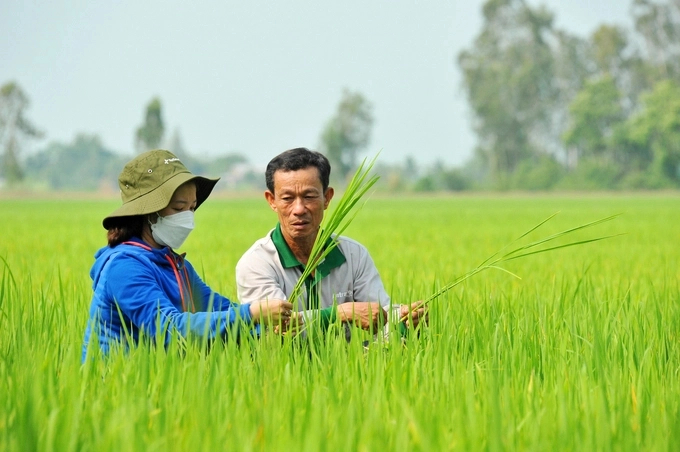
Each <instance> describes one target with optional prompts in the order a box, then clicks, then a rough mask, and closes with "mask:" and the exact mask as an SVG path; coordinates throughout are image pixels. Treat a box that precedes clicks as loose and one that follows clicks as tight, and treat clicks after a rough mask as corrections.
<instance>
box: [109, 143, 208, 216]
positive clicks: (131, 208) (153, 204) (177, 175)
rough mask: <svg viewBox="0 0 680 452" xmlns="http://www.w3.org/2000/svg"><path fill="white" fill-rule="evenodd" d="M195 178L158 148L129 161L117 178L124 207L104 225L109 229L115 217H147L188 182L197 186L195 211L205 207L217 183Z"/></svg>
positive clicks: (165, 204)
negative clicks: (203, 205)
mask: <svg viewBox="0 0 680 452" xmlns="http://www.w3.org/2000/svg"><path fill="white" fill-rule="evenodd" d="M218 180H220V178H219V177H218V178H217V179H209V178H207V177H201V176H195V175H193V174H191V172H190V171H189V170H188V169H187V168H186V166H184V164H182V162H181V161H180V159H178V158H177V156H175V155H174V154H173V153H171V152H170V151H166V150H163V149H156V150H153V151H148V152H145V153H143V154H140V155H138V156H137V157H135V158H134V159H132V160H130V161H129V162H128V163H127V164H126V165H125V167H124V168H123V171H122V172H121V173H120V176H118V185H119V186H120V197H121V199H122V200H123V205H122V206H120V207H119V208H118V209H116V210H115V211H114V212H113V213H112V214H110V215H109V216H108V217H106V218H104V221H103V222H102V224H103V225H104V228H105V229H109V227H111V225H112V221H113V219H114V218H118V217H131V216H135V215H146V214H149V213H153V212H158V211H159V210H162V209H164V208H165V207H167V205H168V204H170V200H171V199H172V195H173V193H175V190H177V188H178V187H179V186H180V185H182V184H184V183H185V182H189V181H194V182H195V183H196V198H197V202H196V208H197V209H198V207H199V206H200V205H201V204H203V201H205V200H206V199H207V198H208V196H209V195H210V192H212V190H213V188H214V187H215V184H216V183H217V181H218Z"/></svg>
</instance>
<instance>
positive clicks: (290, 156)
mask: <svg viewBox="0 0 680 452" xmlns="http://www.w3.org/2000/svg"><path fill="white" fill-rule="evenodd" d="M310 166H313V167H314V168H316V169H317V170H319V179H321V186H322V187H323V191H324V192H325V191H326V190H327V189H328V180H329V178H330V175H331V164H330V162H329V161H328V159H327V158H326V157H325V156H324V155H323V154H322V153H320V152H316V151H310V150H309V149H307V148H295V149H288V150H287V151H284V152H282V153H280V154H279V155H277V156H276V157H274V158H273V159H271V161H270V162H269V164H268V165H267V170H266V171H265V173H264V176H265V182H266V183H267V188H268V189H269V191H270V192H272V193H274V173H276V172H277V171H297V170H301V169H305V168H309V167H310Z"/></svg>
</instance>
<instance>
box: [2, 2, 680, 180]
mask: <svg viewBox="0 0 680 452" xmlns="http://www.w3.org/2000/svg"><path fill="white" fill-rule="evenodd" d="M630 11H631V15H632V19H633V23H634V29H632V30H627V29H625V28H623V27H621V26H619V25H616V24H603V25H601V26H599V27H598V28H597V29H596V30H595V31H594V32H593V33H592V34H591V35H590V36H588V37H585V38H583V37H579V36H576V35H574V34H571V33H570V32H568V31H567V30H562V29H559V28H557V27H556V26H555V16H554V14H553V13H552V12H551V11H549V10H548V9H547V8H545V7H544V6H538V7H533V6H530V5H529V4H528V3H527V2H526V1H525V0H487V1H486V3H485V4H484V5H483V7H482V14H483V19H484V20H483V25H482V28H481V30H480V32H479V34H478V35H477V36H476V38H475V40H474V41H473V42H472V44H471V45H470V46H469V47H468V48H466V49H464V50H463V51H462V52H460V54H459V55H458V57H457V60H456V62H455V63H456V64H457V65H458V67H459V69H460V71H461V73H462V75H463V88H464V92H465V95H466V97H467V101H468V104H469V108H470V110H471V113H472V116H473V119H474V121H473V127H474V132H475V134H476V136H477V145H476V147H475V149H474V152H473V155H472V157H471V158H470V159H469V160H468V161H467V162H466V163H465V164H464V165H463V166H462V167H447V165H446V164H445V163H444V162H435V163H434V164H433V165H431V166H430V167H425V168H420V167H419V166H418V163H417V161H416V160H415V158H414V157H413V156H409V157H407V158H406V159H405V160H404V162H402V163H400V164H392V165H386V164H380V165H378V166H377V167H376V171H378V172H379V173H380V174H381V176H383V177H382V178H381V186H382V187H383V188H386V189H387V190H389V191H442V190H448V191H458V190H467V189H501V190H506V189H528V190H547V189H637V188H644V189H657V188H677V187H678V186H680V0H668V1H665V2H662V1H653V0H633V1H632V2H631V5H630ZM28 105H29V102H28V96H27V95H26V93H25V92H24V91H23V90H22V89H21V87H20V86H19V85H18V83H16V82H8V83H6V84H5V85H3V86H2V87H1V88H0V146H1V150H2V166H1V167H0V180H4V184H5V186H17V185H19V186H21V185H22V184H23V185H29V186H33V187H36V186H38V187H45V188H49V189H73V190H77V189H86V190H95V189H107V188H112V189H117V188H116V187H115V181H116V179H117V175H118V171H119V170H120V168H121V167H122V165H123V164H124V162H125V161H126V160H127V159H128V158H129V156H121V155H120V154H119V153H117V152H114V151H113V150H111V149H108V148H107V147H106V146H105V145H104V144H103V143H102V142H101V140H100V139H99V137H97V136H96V135H87V134H80V135H78V136H76V137H75V138H74V140H73V142H71V143H56V142H53V143H50V144H48V145H47V146H46V147H45V148H44V149H42V150H40V151H39V152H37V153H36V154H33V155H31V156H28V157H26V158H22V156H21V147H22V144H23V143H25V142H26V141H27V140H30V139H35V138H40V137H42V136H43V133H42V132H41V131H40V129H39V128H38V127H36V126H35V125H34V124H32V122H31V121H30V120H29V119H28V118H27V115H26V110H27V108H28ZM372 108H373V107H372V104H371V103H370V102H369V101H368V99H367V98H366V97H365V96H363V95H362V94H361V93H359V92H352V91H350V90H347V89H345V90H344V91H343V92H342V95H341V99H340V101H339V103H338V105H337V108H336V111H335V112H334V114H333V115H332V116H331V117H330V118H329V120H328V121H327V123H326V124H325V126H324V127H323V129H322V130H321V131H320V134H319V142H318V145H317V149H318V150H319V151H321V152H323V153H324V154H325V155H326V156H327V157H328V158H329V159H330V160H331V163H332V164H333V168H334V171H333V173H334V177H335V179H336V180H335V181H334V182H335V183H336V184H337V183H339V184H342V183H343V182H344V181H346V179H347V177H349V175H351V174H352V172H353V171H354V169H355V168H356V166H357V163H358V160H359V159H360V158H361V156H362V154H363V153H364V151H365V150H366V147H367V145H368V144H369V143H370V137H371V130H372V126H373V122H374V117H373V112H372ZM142 116H143V117H142V122H141V124H140V126H139V127H138V128H136V130H135V131H134V142H135V152H143V151H145V150H148V149H154V148H158V147H165V148H167V149H170V150H171V151H173V152H174V153H176V154H177V155H178V156H180V157H181V158H182V159H183V160H184V161H185V163H186V164H187V166H188V167H189V168H190V169H192V170H193V171H197V172H202V173H208V174H215V175H216V174H229V175H230V177H228V178H225V179H226V180H228V181H229V182H230V183H231V185H230V188H240V187H245V188H254V187H258V188H262V187H263V182H262V181H261V179H262V177H261V175H260V174H255V173H254V172H253V171H252V169H248V168H249V166H248V159H247V158H246V157H245V156H244V155H243V154H240V153H226V154H224V155H222V156H220V157H215V158H211V159H205V158H203V159H201V158H199V157H196V156H194V155H193V154H192V153H190V152H188V151H187V149H186V148H185V146H184V143H183V142H182V139H181V136H180V133H179V130H178V129H175V130H174V132H173V133H171V134H168V133H167V130H166V125H165V121H164V118H163V109H162V102H161V99H160V98H157V97H156V98H153V99H151V100H150V101H149V102H148V104H147V105H146V107H145V109H144V110H143V115H142ZM452 151H453V150H452ZM67 169H68V170H67Z"/></svg>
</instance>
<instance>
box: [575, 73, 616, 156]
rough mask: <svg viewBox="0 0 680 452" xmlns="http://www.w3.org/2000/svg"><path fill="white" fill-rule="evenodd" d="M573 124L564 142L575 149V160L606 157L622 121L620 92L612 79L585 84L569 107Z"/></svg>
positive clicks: (603, 78)
mask: <svg viewBox="0 0 680 452" xmlns="http://www.w3.org/2000/svg"><path fill="white" fill-rule="evenodd" d="M569 111H570V113H571V119H572V125H571V127H570V128H569V129H568V130H567V131H566V133H565V134H564V143H565V144H566V145H567V146H573V147H575V148H576V149H577V150H578V157H579V158H583V157H602V156H605V154H606V151H607V150H608V146H609V139H610V137H611V136H612V133H613V130H614V128H615V127H616V126H617V124H619V123H620V122H622V121H623V120H624V115H623V109H622V107H621V93H620V92H619V90H618V88H617V87H616V84H615V82H614V79H613V78H612V77H611V76H605V77H602V78H601V79H600V80H594V81H588V82H586V85H585V86H584V88H583V89H582V90H581V91H580V92H579V93H578V95H577V96H576V98H574V101H573V102H572V103H571V105H570V106H569Z"/></svg>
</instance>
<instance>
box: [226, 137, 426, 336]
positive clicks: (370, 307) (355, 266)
mask: <svg viewBox="0 0 680 452" xmlns="http://www.w3.org/2000/svg"><path fill="white" fill-rule="evenodd" d="M330 172H331V166H330V163H329V162H328V159H326V157H324V156H323V155H322V154H321V153H319V152H313V151H310V150H309V149H306V148H295V149H290V150H288V151H285V152H283V153H281V154H279V155H277V156H276V157H274V158H273V159H272V160H271V161H270V162H269V164H268V165H267V170H266V173H265V178H266V183H267V190H266V191H265V193H264V196H265V199H266V200H267V202H268V203H269V206H270V207H271V209H272V210H273V211H274V212H276V213H277V215H278V219H279V223H278V224H277V226H276V227H275V228H274V229H272V230H271V231H270V232H269V233H268V234H267V235H266V236H265V237H263V238H261V239H259V240H258V241H256V242H255V243H254V244H253V246H251V247H250V249H249V250H248V251H246V252H245V254H244V255H243V256H242V257H241V259H240V260H239V262H238V264H237V265H236V283H237V290H238V299H239V300H240V301H241V302H243V303H247V302H249V301H251V300H261V299H288V297H289V296H290V294H291V291H292V290H293V287H294V286H295V284H296V283H297V281H298V279H299V278H300V276H301V274H302V270H303V269H304V266H305V265H306V264H307V262H308V261H309V257H310V253H311V250H312V247H313V245H314V241H315V239H316V236H317V233H318V232H319V226H320V225H321V221H322V219H323V214H324V210H326V209H327V208H328V205H329V203H330V201H331V199H333V194H334V191H333V188H332V187H329V178H330ZM337 241H338V246H337V247H336V248H335V249H333V250H332V251H331V252H330V253H329V254H328V255H327V256H326V258H325V259H324V261H323V262H322V263H321V264H319V266H318V267H317V269H316V272H315V274H314V275H313V276H311V277H310V278H309V280H308V281H305V288H306V291H305V297H304V301H303V302H298V303H296V302H295V300H289V301H290V302H291V303H293V305H294V306H296V310H297V311H300V312H302V313H303V315H302V316H301V317H302V321H303V323H304V322H308V321H309V320H310V319H312V318H318V319H320V321H321V325H322V327H323V326H327V325H329V324H330V323H332V322H333V321H335V320H339V321H341V322H342V323H345V324H349V323H353V324H355V325H356V326H359V327H361V328H363V329H366V330H373V331H377V329H378V328H379V327H380V325H382V324H384V323H385V320H386V311H387V310H388V309H389V308H390V297H389V296H388V295H387V292H386V291H385V287H384V286H383V283H382V280H381V279H380V275H379V274H378V270H377V269H376V267H375V264H374V263H373V260H372V259H371V256H370V255H369V253H368V251H367V250H366V248H365V247H364V246H363V245H361V244H360V243H358V242H356V241H354V240H352V239H350V238H347V237H344V236H340V237H338V238H337ZM398 309H399V311H398V312H399V315H400V318H405V317H406V318H408V320H407V322H408V323H412V324H413V325H414V326H416V325H417V324H418V321H419V320H420V318H421V317H423V316H424V315H425V314H424V309H423V308H421V307H420V305H419V304H415V305H411V306H409V305H402V306H401V307H400V308H398ZM395 312H396V310H395ZM315 316H316V317H315Z"/></svg>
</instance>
